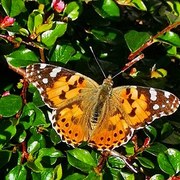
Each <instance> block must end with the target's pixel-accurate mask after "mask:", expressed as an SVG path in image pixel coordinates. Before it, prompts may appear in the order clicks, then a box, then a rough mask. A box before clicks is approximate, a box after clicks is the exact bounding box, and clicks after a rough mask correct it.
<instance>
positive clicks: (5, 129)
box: [0, 120, 16, 149]
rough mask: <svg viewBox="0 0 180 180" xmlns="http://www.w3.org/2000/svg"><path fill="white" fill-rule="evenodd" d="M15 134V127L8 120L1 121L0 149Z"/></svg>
mask: <svg viewBox="0 0 180 180" xmlns="http://www.w3.org/2000/svg"><path fill="white" fill-rule="evenodd" d="M15 134H16V127H15V126H14V125H12V123H11V122H10V121H8V120H1V126H0V149H1V148H2V147H3V146H4V145H5V143H6V142H8V141H9V140H10V139H12V137H14V135H15Z"/></svg>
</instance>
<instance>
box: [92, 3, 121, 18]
mask: <svg viewBox="0 0 180 180" xmlns="http://www.w3.org/2000/svg"><path fill="white" fill-rule="evenodd" d="M93 6H94V8H95V11H96V12H97V13H98V14H99V15H100V16H102V17H103V18H109V19H114V20H119V18H120V8H119V7H118V6H117V4H116V3H115V2H114V1H113V0H102V1H97V2H96V1H95V2H94V3H93Z"/></svg>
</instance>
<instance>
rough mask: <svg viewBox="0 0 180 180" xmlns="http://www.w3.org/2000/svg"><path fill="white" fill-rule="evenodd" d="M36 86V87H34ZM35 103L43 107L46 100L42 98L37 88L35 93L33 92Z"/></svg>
mask: <svg viewBox="0 0 180 180" xmlns="http://www.w3.org/2000/svg"><path fill="white" fill-rule="evenodd" d="M33 88H34V87H33ZM33 103H34V104H35V105H36V106H37V107H42V106H44V101H43V100H42V98H41V95H40V93H39V91H38V90H37V89H35V91H34V93H33Z"/></svg>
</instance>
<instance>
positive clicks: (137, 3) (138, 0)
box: [116, 0, 147, 11]
mask: <svg viewBox="0 0 180 180" xmlns="http://www.w3.org/2000/svg"><path fill="white" fill-rule="evenodd" d="M116 2H117V3H118V4H120V5H124V6H133V7H136V8H137V9H139V10H142V11H147V8H146V6H145V4H144V3H143V1H142V0H131V1H127V0H116Z"/></svg>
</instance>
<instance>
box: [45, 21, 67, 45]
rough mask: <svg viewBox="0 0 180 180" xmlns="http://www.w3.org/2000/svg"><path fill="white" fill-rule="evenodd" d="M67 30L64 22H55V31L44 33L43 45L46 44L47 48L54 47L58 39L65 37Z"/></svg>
mask: <svg viewBox="0 0 180 180" xmlns="http://www.w3.org/2000/svg"><path fill="white" fill-rule="evenodd" d="M66 29H67V23H64V22H58V21H57V22H55V23H54V25H53V29H51V30H48V31H46V32H44V33H42V35H41V38H42V43H44V44H45V45H46V46H48V47H50V46H53V45H54V43H55V42H56V39H57V38H58V37H61V36H63V34H64V33H65V32H66Z"/></svg>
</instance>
